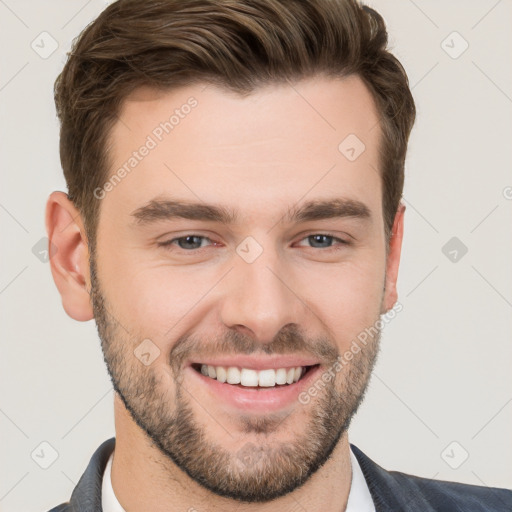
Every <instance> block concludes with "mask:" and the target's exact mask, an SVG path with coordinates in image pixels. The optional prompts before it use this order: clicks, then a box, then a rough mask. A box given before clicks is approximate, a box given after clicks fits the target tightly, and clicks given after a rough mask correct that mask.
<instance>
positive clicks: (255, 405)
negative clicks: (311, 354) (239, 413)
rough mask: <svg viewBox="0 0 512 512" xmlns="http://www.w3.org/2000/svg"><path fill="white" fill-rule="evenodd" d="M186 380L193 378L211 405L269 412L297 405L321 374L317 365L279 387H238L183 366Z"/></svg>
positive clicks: (320, 368) (320, 369)
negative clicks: (221, 402)
mask: <svg viewBox="0 0 512 512" xmlns="http://www.w3.org/2000/svg"><path fill="white" fill-rule="evenodd" d="M186 370H187V372H188V373H190V374H191V375H190V377H191V378H192V379H195V381H196V382H198V383H199V385H200V386H201V387H202V388H206V390H207V392H208V393H210V394H211V395H212V399H213V400H214V403H215V402H216V401H218V400H221V401H223V402H224V403H226V404H228V405H229V406H232V407H234V408H236V409H238V410H244V411H251V412H270V411H278V410H281V409H285V408H286V407H289V406H291V405H293V404H298V403H300V402H299V395H300V394H301V393H302V392H303V391H304V390H306V389H307V388H308V387H309V386H310V385H311V383H312V382H314V381H315V380H316V379H317V378H318V377H319V375H320V374H321V371H322V367H321V366H320V365H318V366H316V367H314V368H311V369H310V370H308V372H307V373H306V374H305V375H304V376H303V377H302V378H301V379H300V380H299V381H297V382H294V383H293V384H286V385H282V386H275V387H268V388H260V387H242V386H236V385H232V384H227V383H225V382H219V381H218V380H216V379H212V378H211V377H207V376H205V375H203V374H202V373H199V372H198V371H196V370H194V368H192V367H191V366H187V368H186Z"/></svg>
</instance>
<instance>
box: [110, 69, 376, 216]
mask: <svg viewBox="0 0 512 512" xmlns="http://www.w3.org/2000/svg"><path fill="white" fill-rule="evenodd" d="M109 139H110V140H109V144H108V146H109V148H110V153H109V157H110V164H111V166H110V170H109V172H110V175H111V176H114V175H115V174H116V173H117V174H119V172H118V171H119V169H123V168H124V170H125V172H121V174H122V178H121V179H116V180H115V182H116V183H114V186H113V187H110V188H109V193H108V194H107V196H106V198H105V199H106V200H105V201H104V203H103V205H102V209H103V208H117V209H118V210H119V209H120V210H121V211H122V210H124V209H128V208H131V209H135V208H137V207H140V206H141V205H142V204H144V203H145V202H148V201H150V200H152V199H153V198H154V197H158V196H161V195H162V194H166V193H168V194H171V195H173V196H175V197H176V196H178V197H180V198H182V199H185V200H196V201H197V200H198V199H199V200H201V201H204V202H207V203H215V204H219V203H221V204H224V205H225V206H228V207H230V208H233V209H236V210H240V211H245V212H246V213H247V214H248V215H250V214H254V213H258V212H259V213H261V212H262V207H268V208H269V209H272V208H277V207H278V205H281V206H286V207H287V208H289V207H290V205H293V204H296V203H297V202H298V201H300V200H301V198H305V197H306V196H308V199H316V198H318V197H321V196H323V197H327V196H329V195H335V196H339V195H340V194H341V195H344V196H345V197H349V198H350V197H351V198H354V199H359V200H363V199H366V201H365V202H366V203H370V205H371V204H372V203H373V207H372V206H370V207H371V208H372V209H377V207H378V206H380V204H381V203H380V200H381V185H380V177H379V172H378V167H379V158H378V146H379V140H380V128H379V125H378V113H377V110H376V107H375V103H374V101H373V98H372V96H371V94H370V92H369V91H368V89H367V88H366V86H365V85H364V84H363V82H362V81H361V79H360V78H358V77H356V76H351V77H347V78H345V79H330V78H324V77H314V78H311V79H308V80H303V81H300V82H296V83H286V84H273V85H268V86H265V87H262V88H259V89H256V90H255V91H254V92H253V93H251V94H249V95H246V96H241V95H238V94H236V93H234V92H231V91H227V90H225V89H221V88H218V87H216V86H213V85H206V84H194V85H191V86H188V87H182V88H179V89H176V90H172V91H168V92H162V91H159V92H157V91H154V90H151V89H148V88H141V89H138V90H136V91H135V92H134V93H133V94H131V95H130V96H129V97H128V98H127V99H126V100H125V101H124V103H123V105H122V108H121V110H120V112H119V121H118V122H117V123H116V124H115V125H114V127H113V129H112V131H111V133H110V137H109ZM144 148H146V149H144ZM142 153H144V155H142V156H141V154H142ZM269 212H270V210H269Z"/></svg>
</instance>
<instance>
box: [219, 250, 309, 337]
mask: <svg viewBox="0 0 512 512" xmlns="http://www.w3.org/2000/svg"><path fill="white" fill-rule="evenodd" d="M225 284H226V286H225V287H224V297H223V301H222V306H221V320H222V322H223V324H224V325H225V326H226V327H228V328H230V329H234V330H237V331H239V332H241V333H242V334H246V335H249V336H251V337H252V338H253V339H254V340H255V341H258V342H260V343H261V344H269V343H270V342H271V341H272V339H273V338H274V337H275V336H276V334H277V333H278V332H279V331H280V329H282V328H283V327H284V326H285V325H287V324H290V323H299V324H300V323H303V322H304V320H305V318H307V316H306V314H307V312H308V307H307V306H306V304H305V301H304V299H303V298H302V297H301V289H300V283H299V282H298V280H297V279H295V280H294V278H293V275H292V272H291V271H290V269H289V268H286V265H285V264H283V263H282V262H279V261H278V257H277V256H276V255H275V251H274V253H272V251H271V250H265V251H263V253H262V254H261V255H260V256H259V258H258V259H256V261H253V262H252V263H247V262H245V261H244V260H242V259H241V258H239V257H238V256H237V255H235V267H234V268H233V270H232V271H231V272H230V273H229V275H228V276H227V281H226V283H225Z"/></svg>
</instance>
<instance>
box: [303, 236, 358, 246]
mask: <svg viewBox="0 0 512 512" xmlns="http://www.w3.org/2000/svg"><path fill="white" fill-rule="evenodd" d="M303 240H308V242H309V243H310V244H312V247H313V248H315V249H331V248H332V247H333V245H332V243H333V242H334V241H338V242H340V243H341V244H348V242H346V241H345V240H342V239H341V238H337V237H335V236H332V235H328V234H323V233H315V234H314V235H308V236H307V237H305V238H303ZM325 244H327V245H325Z"/></svg>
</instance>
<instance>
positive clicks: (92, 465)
mask: <svg viewBox="0 0 512 512" xmlns="http://www.w3.org/2000/svg"><path fill="white" fill-rule="evenodd" d="M115 443H116V438H115V437H112V438H110V439H107V440H106V441H104V442H103V443H102V444H101V445H100V446H99V447H98V448H97V450H96V451H95V452H94V454H93V456H92V457H91V460H90V462H89V464H88V466H87V469H86V470H85V472H84V474H83V475H82V477H81V478H80V480H79V481H78V484H77V485H76V487H75V489H74V490H73V493H72V494H71V498H70V500H69V505H70V510H72V511H73V512H103V508H102V506H101V485H102V482H103V473H104V471H105V467H106V466H107V462H108V458H109V457H110V454H111V453H112V452H113V451H114V446H115Z"/></svg>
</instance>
